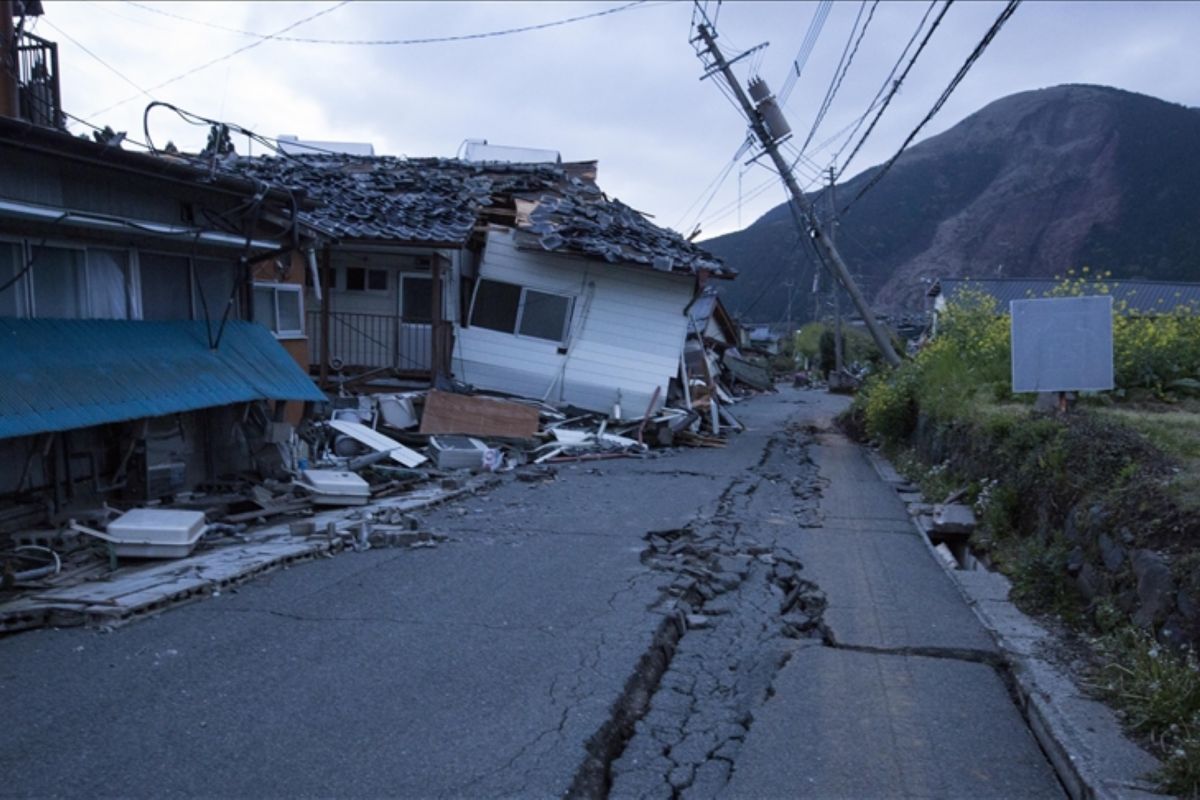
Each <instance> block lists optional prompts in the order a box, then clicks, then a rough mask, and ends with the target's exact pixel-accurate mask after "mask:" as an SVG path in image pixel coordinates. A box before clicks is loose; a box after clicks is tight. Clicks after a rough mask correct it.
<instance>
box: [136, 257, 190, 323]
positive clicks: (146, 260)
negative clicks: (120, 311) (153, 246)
mask: <svg viewBox="0 0 1200 800" xmlns="http://www.w3.org/2000/svg"><path fill="white" fill-rule="evenodd" d="M138 266H139V268H140V271H141V278H142V319H152V320H168V319H191V318H192V288H191V287H192V270H191V266H190V265H189V263H188V259H187V257H186V256H169V255H163V254H162V253H139V254H138Z"/></svg>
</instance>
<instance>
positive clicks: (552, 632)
mask: <svg viewBox="0 0 1200 800" xmlns="http://www.w3.org/2000/svg"><path fill="white" fill-rule="evenodd" d="M195 611H196V613H204V614H265V615H268V616H272V617H279V618H281V619H290V620H293V621H295V622H365V623H383V624H389V625H412V626H417V627H431V628H443V629H450V628H456V627H461V628H483V629H484V630H489V631H537V632H538V633H544V634H546V635H549V636H556V635H558V634H559V633H560V631H559V630H557V629H555V627H554V626H552V625H507V624H501V625H496V624H490V623H487V622H478V621H473V620H444V619H442V620H437V619H408V618H404V617H390V616H386V615H370V616H318V615H310V614H295V613H292V612H289V611H279V610H276V609H271V608H213V607H204V608H197V609H195Z"/></svg>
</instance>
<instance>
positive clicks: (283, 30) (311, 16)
mask: <svg viewBox="0 0 1200 800" xmlns="http://www.w3.org/2000/svg"><path fill="white" fill-rule="evenodd" d="M349 2H350V0H341V2H339V3H335V4H334V5H332V6H330V7H329V8H324V9H321V10H320V11H318V12H316V13H315V14H309V15H308V16H307V17H304V18H303V19H298V20H296V21H295V22H293V23H292V24H291V25H288V26H286V27H283V28H280V29H279V30H278V31H276V32H275V33H273V34H270V35H268V36H264V37H263V38H261V39H259V40H258V41H256V42H251V43H250V44H248V45H245V46H243V47H239V48H238V49H237V50H234V51H233V52H232V53H226V54H225V55H223V56H218V57H217V58H214V59H212V60H211V61H206V62H204V63H203V64H199V65H197V66H195V67H192V68H191V69H189V70H188V71H186V72H181V73H180V74H178V75H176V76H175V77H173V78H168V79H167V80H165V81H163V82H162V83H158V84H155V85H154V86H151V87H150V88H149V89H148V90H146V92H147V93H149V92H156V91H158V90H159V89H162V88H164V87H166V86H170V85H171V84H172V83H176V82H177V81H181V80H183V79H184V78H187V77H189V76H191V75H195V74H196V73H197V72H200V71H201V70H205V69H208V68H209V67H211V66H214V65H216V64H220V63H221V62H222V61H228V60H229V59H231V58H233V57H234V56H236V55H240V54H242V53H244V52H246V51H247V50H252V49H254V48H255V47H258V46H259V45H262V44H265V43H266V42H268V41H270V40H272V39H275V38H277V37H278V36H279V35H280V34H283V33H287V32H288V31H290V30H292V29H294V28H298V27H300V26H301V25H304V24H305V23H307V22H312V21H313V20H315V19H317V18H318V17H323V16H325V15H326V14H330V13H332V12H334V11H337V10H338V9H339V8H341V7H342V6H344V5H346V4H347V3H349ZM137 98H138V95H136V94H135V95H132V96H131V97H126V98H125V99H124V100H121V101H120V102H117V103H113V104H112V105H110V106H107V107H105V108H102V109H100V110H99V111H96V112H93V113H91V114H88V116H89V117H98V116H100V115H101V114H104V113H107V112H109V111H112V110H113V109H114V108H118V107H120V106H123V105H125V104H126V103H129V102H132V101H134V100H136V99H137Z"/></svg>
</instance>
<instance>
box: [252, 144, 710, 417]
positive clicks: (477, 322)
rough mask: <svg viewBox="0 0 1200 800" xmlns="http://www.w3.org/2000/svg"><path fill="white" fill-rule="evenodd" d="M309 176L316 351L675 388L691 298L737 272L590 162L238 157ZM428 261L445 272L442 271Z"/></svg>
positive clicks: (432, 372) (358, 362)
mask: <svg viewBox="0 0 1200 800" xmlns="http://www.w3.org/2000/svg"><path fill="white" fill-rule="evenodd" d="M235 168H236V169H237V170H238V171H239V172H240V173H242V174H244V175H247V176H252V177H255V178H258V179H260V180H266V181H269V182H271V183H274V184H280V185H287V186H292V187H295V188H298V189H303V190H304V192H305V193H306V195H307V196H308V197H311V198H312V199H314V200H316V201H318V202H319V203H320V205H319V206H318V207H317V208H315V209H312V210H309V211H305V212H304V213H303V214H302V215H301V216H302V218H303V219H309V220H311V221H312V222H313V223H314V224H315V225H317V226H319V227H321V228H323V229H324V228H328V229H330V230H332V231H333V232H334V234H335V236H336V241H333V242H330V243H328V244H327V245H326V247H325V249H324V251H323V254H322V258H321V261H322V264H323V267H322V283H323V285H324V289H325V291H324V293H323V295H322V296H323V298H324V299H323V302H321V303H317V302H316V298H315V293H314V292H313V291H312V290H310V295H309V299H310V301H312V310H311V311H310V327H311V328H312V329H313V330H316V331H318V333H317V335H316V336H315V337H314V339H313V348H312V350H311V363H312V365H313V368H314V371H316V372H318V374H319V375H321V377H322V379H326V378H328V377H329V376H330V371H331V370H333V369H337V370H340V371H342V372H344V373H347V374H353V373H358V374H364V373H371V372H376V373H381V374H391V375H393V376H399V377H407V378H415V379H418V380H426V381H430V380H433V379H434V377H435V376H436V375H442V376H446V377H451V376H452V377H453V378H454V379H457V380H459V381H462V382H465V383H467V384H470V385H472V386H474V387H476V388H478V389H486V390H492V391H497V392H504V393H509V394H516V395H522V396H527V397H532V398H536V399H542V400H545V401H548V402H554V403H561V404H570V405H576V406H578V407H580V408H585V409H588V410H594V411H604V412H610V411H611V410H612V409H613V407H614V405H620V406H621V407H622V409H624V412H623V413H629V414H637V415H640V414H643V413H645V410H646V407H647V406H648V404H649V403H650V400H651V398H652V397H653V395H654V389H655V388H658V389H659V390H660V391H659V401H658V402H659V403H660V404H661V403H662V402H664V401H665V400H666V394H667V388H668V383H669V381H670V379H671V378H672V377H673V376H674V375H675V374H676V373H677V371H678V365H679V362H680V358H681V355H682V350H683V342H684V339H685V337H686V335H687V323H688V320H687V317H686V315H685V309H686V308H687V307H688V305H689V303H691V301H692V299H693V298H694V297H695V295H696V292H697V291H698V286H699V284H700V283H701V282H702V281H703V280H706V279H707V278H708V277H710V276H712V277H728V276H730V275H731V272H730V271H728V270H726V269H725V268H724V267H723V266H722V264H721V263H720V262H719V261H718V260H716V259H715V258H713V257H712V256H709V255H708V254H707V253H705V252H704V251H702V250H700V249H699V248H697V247H695V246H694V245H692V244H690V243H688V242H686V241H685V240H684V239H683V238H682V237H680V236H679V235H678V234H676V233H674V232H671V231H666V230H664V229H661V228H658V227H657V226H655V225H653V224H652V223H650V222H649V221H648V220H646V218H645V217H644V216H643V215H641V214H640V213H638V212H637V211H634V210H633V209H631V208H629V207H627V206H625V205H623V204H621V203H620V202H619V201H616V200H611V199H609V198H607V197H606V196H605V195H604V193H603V192H602V191H601V190H600V188H599V187H598V186H597V185H596V183H595V171H596V165H595V163H594V162H577V163H567V164H557V163H545V162H539V163H508V162H505V161H501V160H495V161H491V160H489V161H486V162H479V163H477V162H471V161H465V160H456V159H399V158H394V157H390V156H377V157H371V158H368V157H357V156H345V155H328V154H326V155H320V156H317V155H311V156H297V157H289V158H255V159H242V160H241V161H240V162H238V164H237V165H236V167H235ZM435 276H436V277H435Z"/></svg>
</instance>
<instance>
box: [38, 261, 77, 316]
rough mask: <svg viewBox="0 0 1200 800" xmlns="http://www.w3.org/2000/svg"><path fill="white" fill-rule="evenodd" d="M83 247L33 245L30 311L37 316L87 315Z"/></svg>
mask: <svg viewBox="0 0 1200 800" xmlns="http://www.w3.org/2000/svg"><path fill="white" fill-rule="evenodd" d="M85 255H86V254H85V253H84V251H83V250H68V249H67V248H65V247H35V248H33V258H34V261H33V270H32V272H33V310H34V313H35V314H36V315H37V316H39V317H56V318H60V319H78V318H80V317H86V316H87V278H86V276H85V274H84V268H85V267H84V265H85V264H86V263H87V262H86V260H85Z"/></svg>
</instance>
